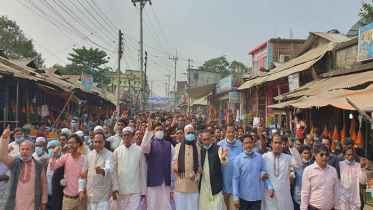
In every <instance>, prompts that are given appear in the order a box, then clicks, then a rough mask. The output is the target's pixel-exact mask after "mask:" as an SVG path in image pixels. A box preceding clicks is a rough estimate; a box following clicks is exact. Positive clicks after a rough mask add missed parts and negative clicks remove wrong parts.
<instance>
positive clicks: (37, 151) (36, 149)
mask: <svg viewBox="0 0 373 210" xmlns="http://www.w3.org/2000/svg"><path fill="white" fill-rule="evenodd" d="M35 153H36V154H37V155H41V154H42V153H43V147H35Z"/></svg>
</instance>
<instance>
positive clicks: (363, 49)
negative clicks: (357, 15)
mask: <svg viewBox="0 0 373 210" xmlns="http://www.w3.org/2000/svg"><path fill="white" fill-rule="evenodd" d="M372 41H373V23H371V24H369V25H366V26H364V27H361V28H360V29H359V50H358V55H357V61H365V60H369V59H372V58H373V47H372Z"/></svg>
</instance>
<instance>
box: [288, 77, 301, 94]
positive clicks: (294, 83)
mask: <svg viewBox="0 0 373 210" xmlns="http://www.w3.org/2000/svg"><path fill="white" fill-rule="evenodd" d="M288 82H289V92H292V91H294V90H296V89H298V88H299V73H295V74H292V75H289V76H288Z"/></svg>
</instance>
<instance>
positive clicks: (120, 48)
mask: <svg viewBox="0 0 373 210" xmlns="http://www.w3.org/2000/svg"><path fill="white" fill-rule="evenodd" d="M122 35H123V34H122V31H121V30H119V42H118V70H117V110H118V111H119V109H120V101H119V99H120V60H122V54H123V46H122V39H123V37H122Z"/></svg>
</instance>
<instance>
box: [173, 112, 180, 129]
mask: <svg viewBox="0 0 373 210" xmlns="http://www.w3.org/2000/svg"><path fill="white" fill-rule="evenodd" d="M177 118H179V114H175V115H174V119H173V121H172V124H171V127H175V126H176V124H177Z"/></svg>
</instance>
